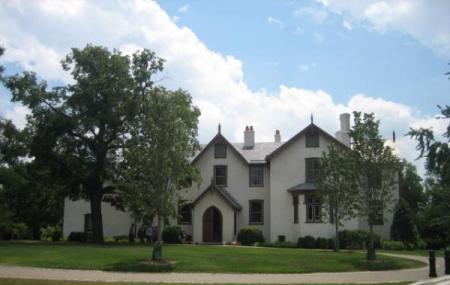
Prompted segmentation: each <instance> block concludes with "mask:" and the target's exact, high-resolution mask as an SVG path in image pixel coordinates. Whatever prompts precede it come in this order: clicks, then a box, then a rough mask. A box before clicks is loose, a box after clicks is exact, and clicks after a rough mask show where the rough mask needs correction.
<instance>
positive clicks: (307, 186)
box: [286, 182, 317, 193]
mask: <svg viewBox="0 0 450 285" xmlns="http://www.w3.org/2000/svg"><path fill="white" fill-rule="evenodd" d="M316 189H317V184H316V183H313V182H305V183H300V184H297V185H295V186H292V187H291V188H289V189H287V190H286V191H288V192H290V193H299V192H305V191H311V190H316Z"/></svg>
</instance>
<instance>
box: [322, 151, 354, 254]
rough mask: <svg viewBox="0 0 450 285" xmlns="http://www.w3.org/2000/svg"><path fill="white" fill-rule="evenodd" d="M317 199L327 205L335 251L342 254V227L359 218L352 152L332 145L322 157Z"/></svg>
mask: <svg viewBox="0 0 450 285" xmlns="http://www.w3.org/2000/svg"><path fill="white" fill-rule="evenodd" d="M320 162H321V167H320V176H319V183H318V184H319V188H318V196H319V197H320V199H321V202H322V203H323V204H324V205H326V206H325V207H324V208H323V209H324V211H325V212H326V213H328V215H325V217H326V218H328V219H329V221H330V223H333V224H334V226H335V242H334V245H335V250H336V251H338V250H339V227H340V226H342V223H343V222H344V221H346V220H349V219H351V218H353V217H355V216H356V211H357V208H358V204H357V199H356V197H357V196H358V187H357V185H356V179H357V177H356V176H355V174H356V173H357V172H355V171H354V169H355V165H354V164H355V160H354V158H353V155H352V153H351V150H350V149H345V147H344V146H340V145H337V144H334V143H333V144H331V145H330V146H329V147H328V151H327V152H324V153H323V154H322V157H321V160H320Z"/></svg>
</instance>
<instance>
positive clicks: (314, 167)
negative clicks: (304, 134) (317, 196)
mask: <svg viewBox="0 0 450 285" xmlns="http://www.w3.org/2000/svg"><path fill="white" fill-rule="evenodd" d="M305 171H306V172H305V178H306V179H305V180H306V182H317V179H318V178H319V174H320V158H318V157H310V158H305Z"/></svg>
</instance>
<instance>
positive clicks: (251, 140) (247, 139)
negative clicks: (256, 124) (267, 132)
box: [244, 126, 255, 149]
mask: <svg viewBox="0 0 450 285" xmlns="http://www.w3.org/2000/svg"><path fill="white" fill-rule="evenodd" d="M254 146H255V131H254V130H253V126H250V127H249V126H246V127H245V131H244V149H252V148H253V147H254Z"/></svg>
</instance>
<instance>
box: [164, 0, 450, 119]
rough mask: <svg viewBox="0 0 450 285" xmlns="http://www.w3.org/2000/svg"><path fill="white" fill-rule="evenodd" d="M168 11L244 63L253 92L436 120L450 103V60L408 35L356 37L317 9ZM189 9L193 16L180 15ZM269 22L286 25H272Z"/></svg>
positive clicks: (201, 6) (265, 6)
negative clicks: (354, 101) (374, 106)
mask: <svg viewBox="0 0 450 285" xmlns="http://www.w3.org/2000/svg"><path fill="white" fill-rule="evenodd" d="M160 5H161V7H163V8H164V9H165V10H166V11H167V12H168V13H169V14H170V15H173V16H176V17H179V19H178V20H177V23H178V24H180V25H185V26H187V27H189V28H190V29H192V30H193V31H194V32H195V33H196V35H197V36H198V37H199V39H200V40H201V41H203V42H204V43H205V44H206V45H207V46H208V47H209V48H211V49H213V50H216V51H219V52H221V53H223V54H232V55H234V56H236V57H237V58H239V59H240V60H242V61H243V62H244V67H243V69H244V73H245V80H246V83H247V84H248V85H249V86H250V87H251V88H252V89H259V88H265V89H267V90H268V91H275V90H276V89H277V88H278V86H279V85H280V84H286V85H293V86H295V85H301V86H302V87H303V88H307V89H323V90H325V91H327V92H329V93H332V94H333V99H335V100H336V101H337V102H338V103H344V102H347V100H348V99H349V97H350V96H352V95H354V94H357V93H364V94H370V95H371V96H373V97H382V98H384V99H387V100H393V101H397V102H403V103H407V104H409V105H413V106H416V107H418V108H419V110H420V111H421V112H424V113H427V114H434V113H435V112H436V105H437V104H441V105H443V104H445V103H448V98H449V96H450V82H449V81H448V80H447V78H446V77H445V76H444V75H443V74H444V73H445V72H446V71H448V70H450V67H449V66H448V65H447V63H448V61H449V60H450V57H449V56H445V55H441V54H437V53H436V52H434V51H433V50H431V49H429V48H428V47H426V46H424V45H423V44H421V43H420V42H418V41H417V40H416V39H414V38H413V37H411V36H410V35H409V34H406V33H404V32H400V31H395V30H394V31H393V30H390V31H383V32H379V31H376V30H373V29H370V28H367V27H366V26H365V25H352V29H351V30H348V29H347V28H345V27H344V26H343V24H342V23H343V21H344V20H345V19H346V16H343V15H338V14H336V13H333V12H332V11H329V10H328V9H327V8H326V7H324V6H323V5H322V4H321V3H318V2H316V1H194V2H192V3H191V2H186V1H161V2H160ZM182 7H186V11H184V12H183V11H181V12H179V9H180V8H182ZM182 10H184V9H182ZM299 11H302V12H299ZM449 11H450V10H449ZM314 13H315V14H314ZM269 17H272V18H274V19H276V20H279V21H280V22H281V23H280V24H276V23H273V24H270V23H269V21H268V18H269ZM276 20H275V21H276Z"/></svg>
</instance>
